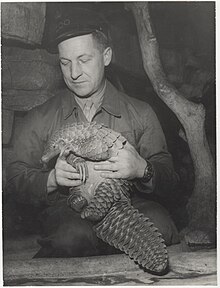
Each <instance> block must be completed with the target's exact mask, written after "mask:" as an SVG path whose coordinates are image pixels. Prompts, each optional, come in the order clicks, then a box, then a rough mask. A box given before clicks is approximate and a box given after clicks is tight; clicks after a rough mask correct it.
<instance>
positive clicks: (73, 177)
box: [55, 170, 80, 180]
mask: <svg viewBox="0 0 220 288" xmlns="http://www.w3.org/2000/svg"><path fill="white" fill-rule="evenodd" d="M55 173H56V177H60V178H64V179H70V180H80V174H79V173H74V172H66V171H63V170H56V172H55Z"/></svg>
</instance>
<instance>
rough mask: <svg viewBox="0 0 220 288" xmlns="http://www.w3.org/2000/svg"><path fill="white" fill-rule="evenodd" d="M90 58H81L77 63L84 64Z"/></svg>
mask: <svg viewBox="0 0 220 288" xmlns="http://www.w3.org/2000/svg"><path fill="white" fill-rule="evenodd" d="M89 60H90V58H81V59H80V60H79V61H80V62H81V63H86V62H89Z"/></svg>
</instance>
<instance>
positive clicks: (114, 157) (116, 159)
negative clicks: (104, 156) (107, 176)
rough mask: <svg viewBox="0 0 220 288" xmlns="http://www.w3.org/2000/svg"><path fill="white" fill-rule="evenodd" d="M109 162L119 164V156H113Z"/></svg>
mask: <svg viewBox="0 0 220 288" xmlns="http://www.w3.org/2000/svg"><path fill="white" fill-rule="evenodd" d="M108 161H109V162H118V161H119V159H118V156H112V157H111V158H109V159H108Z"/></svg>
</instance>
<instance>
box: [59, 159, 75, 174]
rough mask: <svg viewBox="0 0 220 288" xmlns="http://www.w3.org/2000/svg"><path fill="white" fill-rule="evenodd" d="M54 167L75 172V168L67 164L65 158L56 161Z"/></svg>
mask: <svg viewBox="0 0 220 288" xmlns="http://www.w3.org/2000/svg"><path fill="white" fill-rule="evenodd" d="M55 168H56V169H60V170H63V171H66V172H77V170H76V169H75V168H74V167H73V166H71V165H70V164H68V163H67V162H66V161H65V160H61V159H59V160H58V161H57V163H56V166H55Z"/></svg>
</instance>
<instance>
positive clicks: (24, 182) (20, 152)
mask: <svg viewBox="0 0 220 288" xmlns="http://www.w3.org/2000/svg"><path fill="white" fill-rule="evenodd" d="M41 122H42V121H41V117H40V115H39V112H38V111H37V109H34V110H33V111H31V112H29V114H28V115H27V116H26V117H25V119H24V125H23V126H22V127H21V128H20V129H19V131H17V132H18V133H17V135H18V137H17V139H15V141H14V149H13V157H12V159H13V160H12V162H11V163H10V164H9V165H8V167H7V169H6V177H7V183H6V193H13V197H14V198H15V199H16V201H18V202H21V203H26V204H32V205H34V206H40V205H42V204H51V203H53V200H54V199H55V198H56V197H57V191H55V193H52V194H53V195H50V196H49V197H48V195H47V190H46V188H47V179H48V176H49V173H50V171H48V170H45V169H43V167H42V165H41V163H40V159H41V157H42V153H43V150H44V145H45V142H46V140H45V130H46V127H44V125H45V124H44V125H43V123H41ZM42 125H43V126H42Z"/></svg>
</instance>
